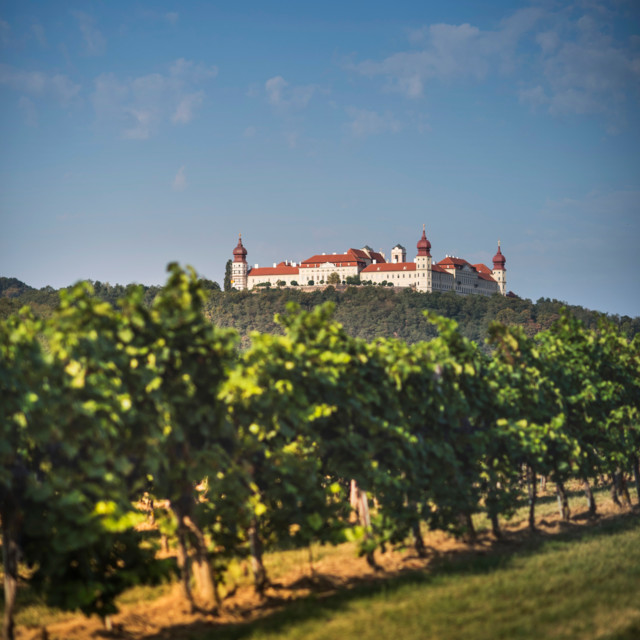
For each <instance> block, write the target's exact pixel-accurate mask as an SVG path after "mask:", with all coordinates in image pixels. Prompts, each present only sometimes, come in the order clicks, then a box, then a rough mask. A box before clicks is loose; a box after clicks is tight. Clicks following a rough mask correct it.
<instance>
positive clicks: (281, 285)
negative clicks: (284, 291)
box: [276, 280, 287, 287]
mask: <svg viewBox="0 0 640 640" xmlns="http://www.w3.org/2000/svg"><path fill="white" fill-rule="evenodd" d="M286 284H287V283H286V282H285V281H284V280H278V282H276V285H277V286H278V287H284V286H285V285H286Z"/></svg>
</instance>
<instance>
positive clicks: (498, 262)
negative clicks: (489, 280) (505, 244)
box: [491, 240, 507, 296]
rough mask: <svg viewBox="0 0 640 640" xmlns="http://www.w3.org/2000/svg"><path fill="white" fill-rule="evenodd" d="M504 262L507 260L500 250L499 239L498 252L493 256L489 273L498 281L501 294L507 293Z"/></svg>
mask: <svg viewBox="0 0 640 640" xmlns="http://www.w3.org/2000/svg"><path fill="white" fill-rule="evenodd" d="M506 262H507V261H506V259H505V257H504V256H503V255H502V251H501V250H500V240H498V253H496V255H495V256H493V271H492V272H491V275H492V276H493V279H494V280H495V281H496V282H497V283H498V286H499V287H500V293H501V294H502V295H503V296H506V295H507V270H506V269H505V267H504V265H505V263H506Z"/></svg>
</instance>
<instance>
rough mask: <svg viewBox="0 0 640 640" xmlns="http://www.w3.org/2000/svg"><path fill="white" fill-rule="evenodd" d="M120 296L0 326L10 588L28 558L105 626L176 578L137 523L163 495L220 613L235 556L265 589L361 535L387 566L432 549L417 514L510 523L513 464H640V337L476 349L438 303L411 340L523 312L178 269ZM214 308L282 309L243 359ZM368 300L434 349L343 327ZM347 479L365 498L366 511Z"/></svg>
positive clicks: (496, 342) (547, 469)
mask: <svg viewBox="0 0 640 640" xmlns="http://www.w3.org/2000/svg"><path fill="white" fill-rule="evenodd" d="M99 284H100V283H96V285H99ZM11 286H12V287H14V288H15V286H16V285H15V283H11ZM103 289H104V288H103V285H100V290H101V291H103V293H104V290H103ZM122 293H123V295H122V296H121V297H120V299H119V301H118V302H117V304H116V305H115V306H114V305H113V304H111V303H109V302H105V301H103V300H102V299H101V297H99V296H98V295H96V290H95V289H94V287H93V286H92V285H91V284H89V283H80V284H79V285H77V286H76V287H74V288H73V289H71V290H63V291H61V292H60V303H59V305H58V306H57V308H56V309H55V310H54V311H53V312H52V313H51V314H50V315H49V316H47V317H43V318H37V317H36V316H35V315H34V314H33V313H32V312H30V311H29V310H27V309H25V310H23V311H21V312H20V313H19V314H17V315H13V316H11V317H9V318H8V319H7V320H6V321H3V322H2V323H1V324H0V355H1V359H0V386H1V389H2V398H1V402H0V428H1V429H2V433H1V434H0V436H1V437H0V516H1V518H2V528H3V553H4V555H5V558H4V562H5V569H6V570H5V580H6V581H7V582H6V585H7V593H9V594H10V596H11V593H12V589H13V590H14V591H15V585H16V581H17V569H15V567H16V566H17V563H16V558H17V554H18V552H21V553H22V554H23V555H24V557H25V559H26V560H27V561H28V562H29V563H31V564H33V566H34V572H33V576H32V578H31V580H32V583H33V585H34V586H35V587H36V588H37V589H38V590H39V591H41V592H42V593H43V594H45V596H46V598H47V599H48V601H49V602H54V603H56V604H58V605H59V606H61V607H66V608H79V609H81V610H82V611H84V612H86V613H92V612H96V613H99V614H100V615H102V616H105V615H108V614H109V613H111V612H112V611H114V607H115V605H114V599H115V597H116V596H117V594H118V593H120V592H121V591H122V590H123V589H124V588H126V587H127V586H129V585H131V584H135V583H138V582H152V581H156V580H158V579H160V578H161V577H162V575H163V574H164V573H165V572H166V569H167V567H166V566H165V565H163V564H162V563H159V562H158V561H156V560H155V559H154V557H155V556H154V547H153V544H152V542H151V540H150V539H148V538H147V537H146V536H145V535H144V534H142V533H140V532H139V531H138V530H137V528H136V525H137V524H139V523H140V521H141V520H142V519H143V518H144V516H143V515H142V514H141V513H140V512H139V511H137V510H136V509H135V508H134V506H133V505H134V503H136V502H137V501H138V500H139V498H140V497H141V496H142V495H143V494H147V495H150V496H151V497H153V498H157V499H162V500H166V501H167V504H168V513H167V514H166V515H165V516H164V517H163V518H160V521H161V527H162V530H163V532H164V533H166V534H170V535H175V536H176V537H177V541H178V549H179V551H180V554H179V561H180V568H181V572H182V579H183V585H184V588H185V593H186V595H187V596H189V597H190V598H191V599H192V604H193V605H194V606H206V607H207V608H208V609H210V608H211V607H212V606H213V604H214V603H215V602H218V603H219V597H218V595H217V587H218V586H219V582H220V581H221V577H220V576H221V572H220V571H219V570H220V569H221V568H223V567H224V565H225V563H227V562H228V561H229V560H230V559H231V558H236V557H246V556H251V558H252V560H253V566H254V574H255V579H256V586H257V587H258V588H263V587H264V585H265V584H266V582H267V580H268V577H267V576H266V573H265V571H264V567H263V566H262V561H261V555H262V550H263V549H264V548H270V547H271V548H274V547H276V548H277V547H282V546H285V547H287V546H291V545H303V544H309V543H310V542H311V541H320V542H322V543H335V542H338V541H340V540H343V539H345V538H348V539H352V540H358V543H359V548H360V552H361V553H362V554H366V555H367V557H368V560H369V561H370V562H371V563H372V564H373V553H374V551H375V550H376V549H378V548H384V547H385V545H387V544H390V543H391V544H404V543H405V540H406V539H407V538H408V536H409V535H410V534H412V535H413V536H414V539H415V542H416V547H417V548H418V550H420V549H419V541H420V540H419V538H420V523H421V522H426V523H427V524H428V525H429V526H430V527H431V528H433V529H441V530H445V531H450V532H453V533H454V534H456V535H473V524H472V518H471V516H472V514H474V513H477V512H479V511H486V512H487V514H488V515H489V517H490V518H491V521H492V524H493V527H494V533H496V535H499V524H498V518H499V517H509V516H510V515H511V513H513V510H514V509H515V507H516V496H517V486H518V483H519V482H520V481H521V475H522V471H523V468H526V469H528V470H529V471H530V472H531V473H533V474H538V475H545V476H548V477H549V478H550V479H551V480H552V481H554V482H556V484H557V486H558V490H559V492H561V491H562V486H563V483H564V482H566V481H567V480H568V479H569V478H578V479H580V480H583V479H586V477H588V476H590V477H594V476H599V475H601V474H612V475H613V474H616V475H620V474H623V473H625V472H626V473H628V472H629V471H630V470H631V469H637V461H638V451H639V448H640V432H639V429H638V418H639V416H638V407H639V406H640V338H638V337H636V338H635V339H633V340H631V341H630V340H629V339H627V338H626V337H624V336H623V335H621V334H620V333H619V331H618V330H617V328H616V327H615V326H613V324H612V323H611V322H606V321H605V320H604V319H599V320H598V321H597V322H595V323H594V324H593V325H588V324H586V323H584V322H582V321H581V320H580V319H579V318H576V317H575V316H574V315H571V314H569V313H568V312H567V311H564V310H559V311H558V313H557V317H554V321H553V322H552V323H551V325H550V327H549V329H546V330H543V331H539V332H531V331H529V330H528V329H527V327H526V326H524V327H515V326H506V325H504V324H500V323H494V324H492V325H490V326H489V327H488V329H487V331H488V333H489V335H490V343H491V344H490V346H488V347H487V348H486V349H484V350H483V349H481V348H480V347H479V346H478V344H477V343H476V342H474V340H473V339H472V337H471V336H468V335H465V334H464V333H463V332H461V331H460V330H459V327H458V325H457V323H456V322H455V321H454V320H451V319H446V318H443V317H441V316H439V315H437V314H436V313H434V312H433V311H430V310H429V309H427V310H426V315H427V320H428V322H425V320H424V318H422V319H421V320H420V322H421V324H420V325H418V324H416V328H415V332H413V333H412V331H413V329H411V326H412V325H411V324H410V323H409V319H410V318H412V317H413V316H412V314H420V315H422V314H423V312H424V311H425V310H424V308H423V307H424V306H428V305H436V306H438V305H445V306H446V305H457V308H458V310H466V311H467V312H469V313H471V312H472V311H473V310H474V309H475V310H476V311H477V310H478V309H481V310H482V311H483V313H484V312H488V311H489V310H491V313H492V314H493V315H498V316H499V315H500V313H501V312H502V311H510V312H515V311H516V310H518V313H525V312H526V313H531V312H532V310H533V307H532V306H531V305H530V304H529V305H527V303H525V302H524V301H517V300H515V301H507V300H505V299H503V298H500V297H499V296H496V297H495V298H487V299H484V300H482V301H481V300H480V297H479V296H478V297H476V298H477V299H475V300H474V299H473V298H474V297H472V296H470V297H468V298H466V299H465V298H461V297H455V296H446V295H440V294H433V295H428V296H425V295H421V294H416V293H415V292H411V291H405V292H401V293H395V292H390V291H388V290H384V289H381V288H373V287H371V288H370V287H360V288H356V287H349V288H348V289H347V290H346V292H344V293H342V292H338V291H336V290H335V289H334V288H333V287H328V288H327V289H326V290H325V291H324V292H319V291H318V292H313V293H311V294H303V293H302V292H292V291H286V292H285V291H273V292H271V291H264V292H263V293H261V294H260V295H259V296H258V295H254V294H251V293H248V292H234V293H233V294H232V295H228V294H225V293H222V292H220V291H219V290H218V288H217V287H215V286H213V283H211V284H208V283H207V282H203V281H201V280H198V278H197V277H196V275H195V273H194V272H193V271H192V270H183V269H180V268H179V267H178V266H177V265H175V264H172V265H169V278H168V281H167V283H166V285H165V286H164V287H162V288H161V289H158V290H157V291H155V292H154V296H153V300H152V301H151V300H149V298H148V290H145V289H144V288H142V287H134V286H130V287H128V288H127V289H126V291H124V292H122ZM292 297H293V298H296V299H298V300H299V301H300V304H294V303H292V302H291V301H290V298H292ZM465 300H466V301H471V302H465ZM221 301H224V304H226V305H227V306H229V307H231V308H232V313H234V314H236V317H240V315H239V314H240V312H242V313H244V314H246V315H247V318H246V326H250V323H251V322H253V321H254V320H250V318H252V317H256V316H258V317H259V316H260V313H262V315H264V310H259V307H258V305H261V306H264V307H267V308H269V306H270V305H271V306H272V307H273V306H276V307H278V308H281V312H279V313H278V314H276V316H275V318H274V325H273V326H274V327H275V330H273V331H268V332H262V333H253V334H252V335H251V336H250V338H247V339H245V340H244V341H243V343H242V347H243V349H242V350H239V349H238V347H237V342H238V336H237V334H236V333H235V332H234V331H232V330H229V329H224V328H219V327H218V326H217V324H224V323H216V324H214V323H211V322H210V320H209V317H210V315H211V314H212V313H213V311H214V310H215V309H218V311H216V313H218V312H219V311H220V309H221V308H222V307H221V306H219V305H220V304H221ZM319 302H324V304H319V305H317V304H316V303H319ZM364 303H366V304H367V305H368V308H369V309H370V315H373V316H374V317H375V318H377V319H378V320H379V321H380V322H382V321H383V318H387V319H388V318H392V319H395V321H397V322H399V321H400V320H399V319H400V318H404V323H405V327H406V330H407V331H408V332H409V333H410V335H415V336H422V338H423V339H419V340H416V341H413V342H412V341H409V340H406V339H401V338H398V337H378V338H377V339H374V340H371V341H369V340H365V339H363V338H360V337H354V336H353V335H352V333H357V332H358V331H359V332H361V333H364V334H367V333H368V332H370V331H372V332H373V333H374V334H375V331H374V330H373V329H371V328H370V327H369V326H368V325H366V324H363V325H361V326H360V328H359V329H358V330H357V331H353V332H352V331H347V329H346V328H345V327H344V326H343V325H342V324H341V323H340V322H339V317H340V315H341V314H347V317H350V318H352V320H354V319H357V318H359V317H360V316H358V314H357V313H356V311H357V310H358V309H359V308H360V307H361V305H362V304H364ZM374 303H375V304H374ZM544 304H547V303H544ZM504 305H507V306H504ZM398 314H400V315H398ZM402 314H404V316H403V315H402ZM365 315H366V314H362V316H365ZM363 322H364V320H363ZM389 322H391V321H390V320H389ZM416 323H417V320H416ZM385 326H386V329H385V332H389V331H390V330H391V327H392V326H393V325H391V324H388V325H385ZM372 337H373V336H372ZM425 337H427V338H430V339H429V340H425V339H424V338H425ZM490 352H492V353H491V355H489V354H490ZM634 465H635V466H634ZM352 481H355V483H356V485H357V489H358V491H359V496H360V498H359V499H360V501H361V502H360V504H361V507H362V509H364V506H362V505H364V504H365V503H366V502H367V500H369V504H371V517H370V518H369V517H367V516H365V515H363V513H364V512H363V511H360V512H359V520H358V522H357V523H356V522H354V521H353V516H354V514H352V512H351V507H350V505H349V504H348V502H347V499H346V498H347V492H348V489H349V487H350V485H351V483H352ZM638 481H639V482H640V479H639V480H638ZM530 484H531V483H530ZM356 485H354V486H356ZM533 485H534V486H535V481H534V482H533ZM532 509H533V507H532ZM531 513H532V514H533V510H532V511H531ZM14 569H15V570H14ZM194 577H195V579H196V594H195V597H193V593H192V578H194ZM9 600H11V597H9ZM8 604H9V605H10V606H7V608H6V611H7V612H8V613H7V617H6V618H5V635H7V636H8V637H10V635H11V615H12V610H13V605H12V602H9V603H8Z"/></svg>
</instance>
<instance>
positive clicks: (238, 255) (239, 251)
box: [233, 234, 247, 262]
mask: <svg viewBox="0 0 640 640" xmlns="http://www.w3.org/2000/svg"><path fill="white" fill-rule="evenodd" d="M233 261H234V262H246V261H247V250H246V249H245V248H244V246H243V245H242V234H240V235H239V237H238V244H237V246H236V248H235V249H234V250H233Z"/></svg>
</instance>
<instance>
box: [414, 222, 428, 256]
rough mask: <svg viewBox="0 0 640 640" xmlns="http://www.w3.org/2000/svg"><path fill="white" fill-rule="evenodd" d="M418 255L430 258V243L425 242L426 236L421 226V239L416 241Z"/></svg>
mask: <svg viewBox="0 0 640 640" xmlns="http://www.w3.org/2000/svg"><path fill="white" fill-rule="evenodd" d="M417 247H418V255H419V256H429V257H431V243H430V242H429V241H428V240H427V234H426V232H425V230H424V225H422V237H421V238H420V240H418V245H417Z"/></svg>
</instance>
